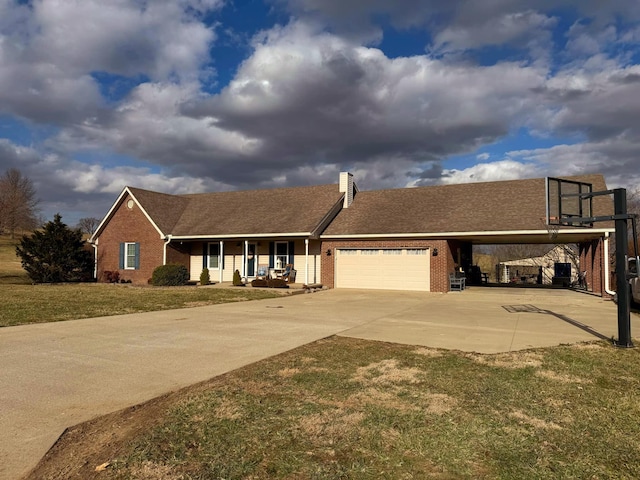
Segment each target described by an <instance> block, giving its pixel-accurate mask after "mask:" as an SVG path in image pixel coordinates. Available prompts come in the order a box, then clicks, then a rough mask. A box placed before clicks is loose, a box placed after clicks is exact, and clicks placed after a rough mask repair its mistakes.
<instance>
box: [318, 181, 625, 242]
mask: <svg viewBox="0 0 640 480" xmlns="http://www.w3.org/2000/svg"><path fill="white" fill-rule="evenodd" d="M566 178H568V179H574V180H579V181H583V182H590V183H593V190H594V191H599V190H606V185H605V182H604V178H603V177H602V175H584V176H579V177H566ZM545 205H546V203H545V179H544V178H537V179H528V180H512V181H499V182H484V183H469V184H458V185H438V186H431V187H419V188H403V189H394V190H376V191H360V192H359V193H358V195H357V196H356V198H355V200H354V202H353V204H352V205H351V207H350V208H348V209H346V210H342V211H341V212H340V213H339V214H338V216H337V217H336V219H335V220H334V221H333V222H332V223H331V225H329V227H328V228H327V229H326V230H325V232H324V234H323V235H374V234H383V235H384V234H396V233H397V234H410V233H447V232H489V231H516V230H540V229H545V226H544V223H543V219H544V217H545V215H546V206H545ZM594 211H595V212H599V214H607V213H612V212H613V209H612V204H611V199H610V197H595V198H594ZM598 226H600V227H604V226H605V225H601V224H599V225H598ZM607 226H610V225H607Z"/></svg>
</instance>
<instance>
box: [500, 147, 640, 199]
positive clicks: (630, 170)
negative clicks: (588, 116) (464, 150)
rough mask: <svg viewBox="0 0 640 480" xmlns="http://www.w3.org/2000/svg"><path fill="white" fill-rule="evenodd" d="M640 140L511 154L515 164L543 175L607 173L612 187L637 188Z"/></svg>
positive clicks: (541, 149) (539, 149) (509, 153)
mask: <svg viewBox="0 0 640 480" xmlns="http://www.w3.org/2000/svg"><path fill="white" fill-rule="evenodd" d="M639 151H640V141H639V140H638V139H637V138H629V137H613V138H611V139H607V140H604V141H601V142H584V143H578V144H575V145H556V146H554V147H550V148H538V149H532V150H517V151H512V152H508V154H507V155H508V156H509V157H510V158H512V159H514V160H515V161H519V162H527V163H528V164H533V165H537V166H538V171H539V172H540V173H541V174H542V176H563V175H581V174H586V173H604V174H606V178H607V184H608V187H609V188H614V187H625V188H631V189H634V190H635V189H637V188H638V185H639V184H640V170H639V169H638V152H639Z"/></svg>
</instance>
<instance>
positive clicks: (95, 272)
mask: <svg viewBox="0 0 640 480" xmlns="http://www.w3.org/2000/svg"><path fill="white" fill-rule="evenodd" d="M89 245H91V246H92V247H93V278H95V279H96V281H98V245H97V244H95V243H93V242H89Z"/></svg>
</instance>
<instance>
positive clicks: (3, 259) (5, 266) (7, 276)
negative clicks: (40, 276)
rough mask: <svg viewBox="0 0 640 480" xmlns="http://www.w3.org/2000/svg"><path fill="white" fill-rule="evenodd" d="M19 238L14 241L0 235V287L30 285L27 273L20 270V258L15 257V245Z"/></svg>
mask: <svg viewBox="0 0 640 480" xmlns="http://www.w3.org/2000/svg"><path fill="white" fill-rule="evenodd" d="M19 238H20V236H19V235H17V236H16V238H15V239H13V240H12V239H11V238H9V236H8V235H0V285H3V284H28V283H31V281H30V280H29V277H28V276H27V272H25V271H24V270H23V269H22V265H21V263H20V258H19V257H18V256H17V255H16V245H18V243H19V241H20V240H19Z"/></svg>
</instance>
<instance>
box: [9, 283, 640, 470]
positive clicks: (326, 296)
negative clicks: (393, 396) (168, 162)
mask: <svg viewBox="0 0 640 480" xmlns="http://www.w3.org/2000/svg"><path fill="white" fill-rule="evenodd" d="M616 318H617V317H616V311H615V305H614V304H613V303H612V302H607V301H603V300H602V299H600V298H599V297H593V296H590V295H587V294H580V293H576V292H569V291H563V290H522V289H489V288H482V289H481V288H477V289H468V290H466V291H464V292H460V293H450V294H446V295H441V294H424V293H411V292H387V291H379V292H371V291H358V290H355V291H354V290H348V291H347V290H331V291H326V292H319V293H316V294H313V295H295V296H288V297H282V298H277V299H270V300H264V301H256V302H245V303H235V304H225V305H216V306H209V307H198V308H190V309H183V310H171V311H164V312H152V313H146V314H133V315H122V316H116V317H101V318H93V319H85V320H75V321H67V322H60V323H50V324H41V325H25V326H18V327H7V328H2V329H0V365H2V368H0V478H1V479H15V478H18V477H20V476H21V475H23V474H25V473H26V472H27V471H28V470H29V469H30V468H32V467H33V466H34V465H35V464H36V463H37V462H38V460H39V459H40V458H41V457H42V455H44V453H45V452H46V451H47V450H48V449H49V448H50V447H51V445H52V444H53V443H54V442H55V440H56V439H57V438H58V436H59V435H60V434H61V433H62V432H63V430H64V429H65V428H66V427H68V426H71V425H75V424H77V423H80V422H83V421H86V420H89V419H91V418H94V417H96V416H99V415H102V414H105V413H109V412H112V411H115V410H118V409H121V408H124V407H127V406H130V405H134V404H137V403H140V402H143V401H145V400H148V399H151V398H153V397H156V396H158V395H160V394H163V393H165V392H168V391H171V390H175V389H178V388H181V387H184V386H187V385H191V384H193V383H196V382H200V381H203V380H206V379H209V378H211V377H214V376H216V375H220V374H222V373H225V372H227V371H230V370H233V369H236V368H239V367H241V366H243V365H246V364H249V363H252V362H255V361H258V360H261V359H264V358H267V357H269V356H272V355H275V354H278V353H281V352H284V351H287V350H290V349H292V348H295V347H297V346H300V345H303V344H306V343H309V342H312V341H314V340H318V339H320V338H324V337H327V336H330V335H334V334H340V335H344V336H352V337H357V338H364V339H371V340H382V341H389V342H399V343H409V344H418V345H425V346H430V347H439V348H453V349H459V350H466V351H477V352H484V353H493V352H500V351H509V350H517V349H522V348H530V347H536V346H547V345H556V344H560V343H570V342H579V341H585V340H594V339H597V338H599V337H600V338H610V337H612V336H617V331H616V328H617V323H616V321H617V320H616ZM638 327H639V325H638V322H637V319H636V318H634V325H633V326H632V331H633V332H634V333H635V332H637V331H638V330H637V328H638Z"/></svg>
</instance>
